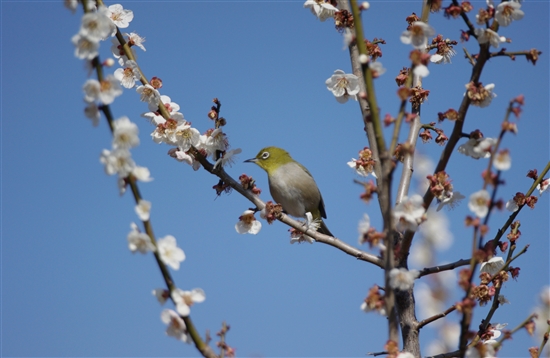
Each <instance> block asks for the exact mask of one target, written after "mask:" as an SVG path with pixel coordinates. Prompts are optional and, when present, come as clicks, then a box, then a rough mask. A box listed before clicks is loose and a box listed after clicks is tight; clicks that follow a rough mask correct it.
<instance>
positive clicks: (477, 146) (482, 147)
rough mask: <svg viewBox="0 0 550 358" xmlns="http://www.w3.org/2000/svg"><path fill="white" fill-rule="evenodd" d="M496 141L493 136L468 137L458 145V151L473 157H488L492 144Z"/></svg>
mask: <svg viewBox="0 0 550 358" xmlns="http://www.w3.org/2000/svg"><path fill="white" fill-rule="evenodd" d="M496 142H497V140H496V139H494V138H481V139H475V138H470V139H468V141H467V142H466V143H464V144H461V145H460V146H459V147H458V152H459V153H461V154H464V155H466V156H469V157H472V158H474V159H479V158H488V157H490V156H491V149H492V147H493V144H495V143H496Z"/></svg>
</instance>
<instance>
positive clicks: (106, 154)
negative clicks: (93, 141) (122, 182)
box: [99, 148, 136, 178]
mask: <svg viewBox="0 0 550 358" xmlns="http://www.w3.org/2000/svg"><path fill="white" fill-rule="evenodd" d="M99 160H100V162H101V163H103V164H104V165H105V173H107V174H108V175H114V174H118V175H119V177H121V178H126V177H127V176H128V175H129V174H130V173H131V172H132V171H133V170H134V168H135V167H136V163H134V161H133V160H132V155H131V154H130V151H129V150H128V149H126V148H117V149H114V150H113V151H109V150H107V149H103V151H102V152H101V157H100V159H99Z"/></svg>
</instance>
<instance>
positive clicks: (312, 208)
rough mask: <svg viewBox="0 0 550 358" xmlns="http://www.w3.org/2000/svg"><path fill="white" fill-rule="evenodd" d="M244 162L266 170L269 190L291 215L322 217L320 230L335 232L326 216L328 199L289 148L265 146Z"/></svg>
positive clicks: (319, 218) (320, 218)
mask: <svg viewBox="0 0 550 358" xmlns="http://www.w3.org/2000/svg"><path fill="white" fill-rule="evenodd" d="M244 162H245V163H255V164H256V165H258V166H259V167H260V168H262V169H263V170H265V171H266V172H267V179H268V181H269V192H270V193H271V196H272V197H273V199H274V200H275V201H276V202H277V203H279V204H281V206H282V207H283V211H284V212H286V213H287V214H289V215H292V216H294V217H299V218H305V217H306V213H308V212H310V213H311V216H312V218H313V219H314V220H315V219H317V220H319V221H320V227H319V229H318V231H319V232H320V233H322V234H325V235H329V236H334V235H332V233H331V232H330V230H329V229H328V228H327V226H326V224H325V222H324V221H323V218H325V219H326V218H327V213H326V211H325V203H324V202H323V197H322V196H321V192H320V191H319V188H318V187H317V184H316V183H315V180H314V179H313V176H312V175H311V173H310V172H309V171H308V170H307V169H306V167H304V166H303V165H302V164H300V163H298V162H297V161H295V160H294V159H292V157H291V156H290V154H288V152H287V151H286V150H284V149H281V148H278V147H265V148H263V149H262V150H260V151H259V152H258V154H257V155H256V156H255V157H254V158H251V159H248V160H245V161H244Z"/></svg>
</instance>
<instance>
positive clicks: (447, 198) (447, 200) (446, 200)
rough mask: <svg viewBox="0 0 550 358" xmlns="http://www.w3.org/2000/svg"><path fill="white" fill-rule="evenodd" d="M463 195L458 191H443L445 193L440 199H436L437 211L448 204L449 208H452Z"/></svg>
mask: <svg viewBox="0 0 550 358" xmlns="http://www.w3.org/2000/svg"><path fill="white" fill-rule="evenodd" d="M464 198H465V196H464V195H462V194H461V193H460V192H459V191H451V192H445V195H444V196H443V198H441V199H439V198H438V199H437V201H438V202H439V205H438V206H437V209H436V210H437V211H439V210H441V208H443V207H444V206H445V205H448V208H449V209H454V208H455V207H456V206H457V205H458V204H459V203H460V201H461V200H462V199H464Z"/></svg>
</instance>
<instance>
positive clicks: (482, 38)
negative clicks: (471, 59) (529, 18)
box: [474, 28, 506, 48]
mask: <svg viewBox="0 0 550 358" xmlns="http://www.w3.org/2000/svg"><path fill="white" fill-rule="evenodd" d="M474 33H475V34H476V36H477V41H478V42H479V43H480V44H485V43H487V42H489V43H490V44H491V46H493V47H494V48H498V47H499V46H500V43H501V42H506V37H504V36H499V35H498V34H497V33H496V32H494V31H493V30H491V29H483V28H477V29H475V30H474Z"/></svg>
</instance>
